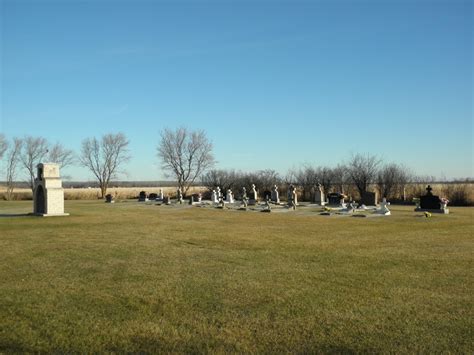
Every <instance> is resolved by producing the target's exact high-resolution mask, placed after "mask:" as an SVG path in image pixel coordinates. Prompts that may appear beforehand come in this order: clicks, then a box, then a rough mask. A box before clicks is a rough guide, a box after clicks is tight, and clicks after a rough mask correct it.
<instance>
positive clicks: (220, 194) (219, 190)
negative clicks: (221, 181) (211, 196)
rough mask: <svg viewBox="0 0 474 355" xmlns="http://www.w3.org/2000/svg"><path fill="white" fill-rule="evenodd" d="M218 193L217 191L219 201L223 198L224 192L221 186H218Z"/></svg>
mask: <svg viewBox="0 0 474 355" xmlns="http://www.w3.org/2000/svg"><path fill="white" fill-rule="evenodd" d="M216 193H217V201H218V202H219V201H220V200H221V198H222V192H221V188H220V187H219V186H217V189H216Z"/></svg>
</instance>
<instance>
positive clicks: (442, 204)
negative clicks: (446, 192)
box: [439, 197, 449, 209]
mask: <svg viewBox="0 0 474 355" xmlns="http://www.w3.org/2000/svg"><path fill="white" fill-rule="evenodd" d="M439 201H440V202H441V208H442V209H445V208H446V206H447V205H448V203H449V200H448V199H447V198H444V197H441V198H440V199H439Z"/></svg>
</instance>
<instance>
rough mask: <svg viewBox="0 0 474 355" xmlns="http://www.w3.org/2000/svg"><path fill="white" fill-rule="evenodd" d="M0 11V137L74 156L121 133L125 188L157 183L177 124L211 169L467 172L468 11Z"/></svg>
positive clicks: (39, 7) (331, 4)
mask: <svg viewBox="0 0 474 355" xmlns="http://www.w3.org/2000/svg"><path fill="white" fill-rule="evenodd" d="M0 3H1V10H0V11H1V13H0V23H1V93H0V98H1V102H0V104H1V112H0V113H1V117H0V130H1V131H2V132H3V133H5V134H6V135H7V136H8V137H9V138H11V137H13V136H24V135H40V136H44V137H46V138H48V139H49V140H50V141H52V142H56V141H59V142H61V143H63V144H64V145H66V146H67V147H68V148H70V149H74V150H76V151H79V149H80V145H81V141H82V140H83V139H84V138H86V137H91V136H100V135H102V134H104V133H109V132H119V131H121V132H124V133H125V134H126V135H127V136H128V138H129V139H130V141H131V145H130V149H131V154H132V156H133V159H132V161H131V162H130V164H129V165H128V167H127V170H128V173H129V174H128V176H127V177H126V179H130V180H157V179H161V178H163V173H162V171H161V170H160V168H159V163H158V160H157V158H156V145H157V143H158V138H159V132H160V130H161V129H163V128H164V127H169V128H175V127H178V126H182V125H184V126H187V127H189V128H192V129H203V130H205V131H206V132H207V134H208V136H209V138H210V139H211V140H212V142H213V144H214V152H215V156H216V158H217V160H218V164H217V167H218V168H235V169H241V170H244V171H248V170H259V169H266V168H271V169H275V170H277V171H280V172H282V173H285V172H286V171H287V169H289V168H297V167H299V166H300V165H301V164H303V163H310V164H315V165H335V164H337V163H339V162H342V161H343V160H344V159H347V158H348V157H349V156H350V155H351V153H356V152H360V153H371V154H377V155H379V156H381V157H382V158H383V159H384V160H386V161H395V162H399V163H404V164H405V165H407V166H408V167H409V168H411V169H413V170H414V171H415V172H417V173H419V174H426V175H435V176H437V177H442V176H446V177H448V178H450V177H467V176H474V173H473V149H474V145H473V134H474V131H473V123H472V122H473V69H472V65H473V58H472V57H473V5H472V2H471V1H460V0H446V1H429V0H419V1H416V0H412V1H405V0H398V1H383V0H373V1H363V0H354V1H349V0H345V1H344V0H340V1H337V0H336V1H269V0H268V1H199V0H195V1H139V0H138V1H108V0H98V1H42V0H38V1H23V0H15V1H13V0H11V1H10V0H0ZM68 173H69V174H70V175H72V176H73V178H74V179H76V180H77V179H87V178H89V177H91V175H90V174H89V173H88V172H87V170H85V169H83V168H71V169H68Z"/></svg>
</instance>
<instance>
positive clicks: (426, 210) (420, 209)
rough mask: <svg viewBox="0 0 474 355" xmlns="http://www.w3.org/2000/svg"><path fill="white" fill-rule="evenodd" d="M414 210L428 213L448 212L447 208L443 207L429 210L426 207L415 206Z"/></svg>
mask: <svg viewBox="0 0 474 355" xmlns="http://www.w3.org/2000/svg"><path fill="white" fill-rule="evenodd" d="M415 212H430V213H441V214H449V209H448V208H444V209H436V210H434V209H433V210H431V209H428V208H415Z"/></svg>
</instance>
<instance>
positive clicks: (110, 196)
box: [105, 194, 114, 203]
mask: <svg viewBox="0 0 474 355" xmlns="http://www.w3.org/2000/svg"><path fill="white" fill-rule="evenodd" d="M113 201H114V198H113V197H112V195H111V194H107V195H105V202H107V203H112V202H113Z"/></svg>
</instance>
